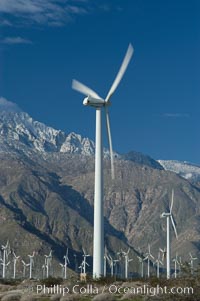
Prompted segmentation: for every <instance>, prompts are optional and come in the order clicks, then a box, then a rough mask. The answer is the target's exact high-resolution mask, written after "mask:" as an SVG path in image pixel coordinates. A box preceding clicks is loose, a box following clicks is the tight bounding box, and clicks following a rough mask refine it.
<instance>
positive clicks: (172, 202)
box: [170, 189, 174, 213]
mask: <svg viewBox="0 0 200 301" xmlns="http://www.w3.org/2000/svg"><path fill="white" fill-rule="evenodd" d="M173 204H174V189H172V201H171V206H170V213H172V208H173Z"/></svg>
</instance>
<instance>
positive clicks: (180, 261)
mask: <svg viewBox="0 0 200 301" xmlns="http://www.w3.org/2000/svg"><path fill="white" fill-rule="evenodd" d="M177 263H178V266H179V276H181V273H182V267H183V263H182V258H181V256H179V259H178V261H177Z"/></svg>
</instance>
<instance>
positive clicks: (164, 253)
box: [159, 248, 167, 261]
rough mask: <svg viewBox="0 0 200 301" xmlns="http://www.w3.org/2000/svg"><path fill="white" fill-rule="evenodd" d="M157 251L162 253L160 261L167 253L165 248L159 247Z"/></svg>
mask: <svg viewBox="0 0 200 301" xmlns="http://www.w3.org/2000/svg"><path fill="white" fill-rule="evenodd" d="M159 251H160V252H161V253H162V261H163V260H164V259H165V258H166V254H167V251H166V248H164V249H161V248H159Z"/></svg>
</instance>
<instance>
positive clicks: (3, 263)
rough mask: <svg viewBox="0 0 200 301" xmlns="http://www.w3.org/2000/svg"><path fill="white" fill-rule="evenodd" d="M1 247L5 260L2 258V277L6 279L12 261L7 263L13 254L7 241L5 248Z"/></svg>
mask: <svg viewBox="0 0 200 301" xmlns="http://www.w3.org/2000/svg"><path fill="white" fill-rule="evenodd" d="M1 247H2V250H3V258H2V262H1V265H2V266H3V275H2V277H3V279H4V278H5V277H6V268H7V266H8V265H9V264H10V261H8V262H7V260H8V256H9V254H10V253H11V250H10V244H9V241H7V243H6V245H5V246H4V245H2V246H1Z"/></svg>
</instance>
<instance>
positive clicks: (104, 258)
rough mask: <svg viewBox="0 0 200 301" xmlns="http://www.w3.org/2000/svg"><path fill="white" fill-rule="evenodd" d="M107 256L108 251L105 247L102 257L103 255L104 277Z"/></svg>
mask: <svg viewBox="0 0 200 301" xmlns="http://www.w3.org/2000/svg"><path fill="white" fill-rule="evenodd" d="M107 258H108V251H107V248H105V251H104V257H103V260H104V264H103V275H104V277H106V262H107Z"/></svg>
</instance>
